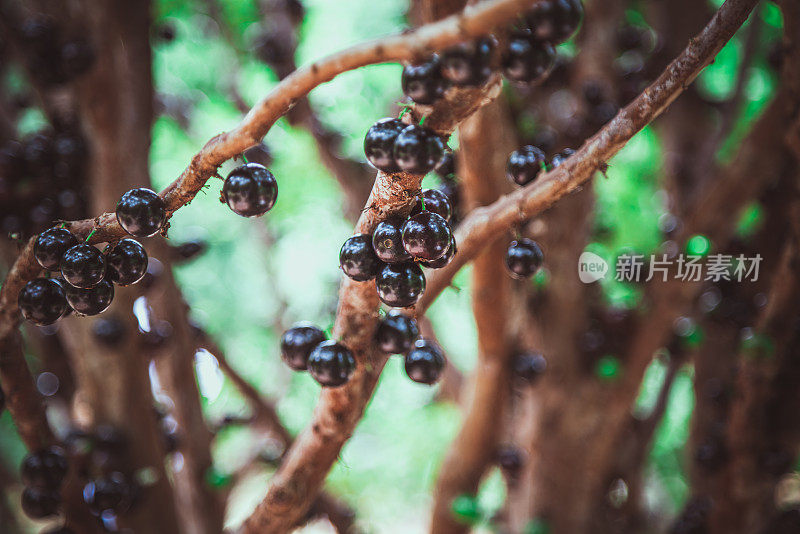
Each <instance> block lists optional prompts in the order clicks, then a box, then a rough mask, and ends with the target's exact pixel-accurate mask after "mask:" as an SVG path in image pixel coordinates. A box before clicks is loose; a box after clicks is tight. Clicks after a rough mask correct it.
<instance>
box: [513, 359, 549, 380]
mask: <svg viewBox="0 0 800 534" xmlns="http://www.w3.org/2000/svg"><path fill="white" fill-rule="evenodd" d="M545 369H547V360H545V358H544V356H542V355H541V354H539V353H536V352H526V353H523V354H519V355H517V356H516V357H515V358H514V374H515V375H516V376H518V377H520V378H521V379H523V380H525V381H526V382H533V381H534V380H536V379H537V378H538V377H539V376H540V375H541V374H542V373H544V371H545Z"/></svg>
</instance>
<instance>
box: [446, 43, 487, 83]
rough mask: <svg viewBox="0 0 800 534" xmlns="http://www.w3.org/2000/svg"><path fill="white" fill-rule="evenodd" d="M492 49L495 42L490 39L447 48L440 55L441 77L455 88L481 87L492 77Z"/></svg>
mask: <svg viewBox="0 0 800 534" xmlns="http://www.w3.org/2000/svg"><path fill="white" fill-rule="evenodd" d="M494 48H495V42H494V40H493V39H491V38H483V39H478V40H477V41H473V42H467V43H461V44H458V45H456V46H454V47H451V48H448V49H447V50H445V51H444V52H442V55H441V72H442V77H443V78H444V79H445V80H448V81H449V82H450V83H452V84H453V85H457V86H475V87H477V86H480V85H483V84H484V83H486V82H487V81H488V80H489V78H490V77H491V75H492V68H491V62H492V52H493V51H494Z"/></svg>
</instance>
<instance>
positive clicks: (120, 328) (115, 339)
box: [92, 316, 125, 347]
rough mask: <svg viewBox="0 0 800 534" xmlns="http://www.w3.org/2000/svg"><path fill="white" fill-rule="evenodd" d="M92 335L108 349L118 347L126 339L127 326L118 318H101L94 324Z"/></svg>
mask: <svg viewBox="0 0 800 534" xmlns="http://www.w3.org/2000/svg"><path fill="white" fill-rule="evenodd" d="M92 335H93V336H94V338H95V339H96V340H97V341H98V342H99V343H100V344H102V345H105V346H106V347H116V346H118V345H119V344H120V343H121V342H122V340H123V339H125V324H124V323H123V322H122V321H121V320H120V319H119V318H118V317H114V316H111V317H101V318H98V319H97V320H95V321H94V322H93V323H92Z"/></svg>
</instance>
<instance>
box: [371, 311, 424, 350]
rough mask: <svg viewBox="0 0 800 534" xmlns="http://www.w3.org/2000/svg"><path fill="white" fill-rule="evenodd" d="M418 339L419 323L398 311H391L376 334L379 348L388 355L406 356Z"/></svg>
mask: <svg viewBox="0 0 800 534" xmlns="http://www.w3.org/2000/svg"><path fill="white" fill-rule="evenodd" d="M418 337H419V327H418V326H417V321H416V320H415V319H414V318H413V317H409V316H408V315H406V314H404V313H402V312H400V311H398V310H389V312H388V313H387V314H386V317H384V318H383V320H382V321H381V323H380V324H379V325H378V332H377V334H376V340H377V342H378V348H380V349H381V350H382V351H383V352H385V353H387V354H405V353H406V352H408V351H409V350H410V349H411V345H412V344H413V343H414V340H415V339H417V338H418Z"/></svg>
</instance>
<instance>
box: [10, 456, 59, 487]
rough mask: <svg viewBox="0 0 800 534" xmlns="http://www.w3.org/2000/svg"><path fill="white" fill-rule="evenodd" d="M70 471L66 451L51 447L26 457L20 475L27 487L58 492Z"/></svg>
mask: <svg viewBox="0 0 800 534" xmlns="http://www.w3.org/2000/svg"><path fill="white" fill-rule="evenodd" d="M68 469H69V460H68V459H67V454H66V452H65V451H64V449H62V448H60V447H49V448H47V449H44V450H42V451H38V452H35V453H31V454H28V455H27V456H25V458H24V459H23V460H22V467H21V468H20V475H21V478H22V482H23V483H24V484H25V485H26V486H36V487H39V488H47V489H51V490H57V489H59V488H60V487H61V484H62V483H63V482H64V477H65V476H67V470H68Z"/></svg>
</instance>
